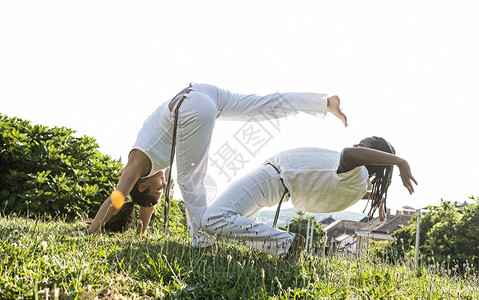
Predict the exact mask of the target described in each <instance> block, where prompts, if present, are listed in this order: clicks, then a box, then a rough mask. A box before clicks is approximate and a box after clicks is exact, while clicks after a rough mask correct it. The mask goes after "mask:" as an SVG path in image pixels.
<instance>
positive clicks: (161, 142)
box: [89, 84, 347, 247]
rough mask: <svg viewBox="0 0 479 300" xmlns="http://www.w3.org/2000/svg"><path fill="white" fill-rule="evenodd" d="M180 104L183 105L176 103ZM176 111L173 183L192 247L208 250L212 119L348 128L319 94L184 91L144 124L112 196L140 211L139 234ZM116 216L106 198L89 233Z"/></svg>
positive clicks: (334, 101) (334, 100)
mask: <svg viewBox="0 0 479 300" xmlns="http://www.w3.org/2000/svg"><path fill="white" fill-rule="evenodd" d="M181 98H185V99H184V100H183V101H179V99H181ZM179 103H181V106H179V108H178V111H179V115H178V130H177V136H176V164H177V182H178V184H179V187H180V190H181V193H182V196H183V200H184V202H185V206H186V216H187V221H188V227H189V231H190V235H191V237H192V238H193V241H192V245H193V246H196V247H208V246H211V245H212V244H213V243H214V238H211V237H209V236H208V234H205V233H204V232H202V231H201V230H199V229H200V225H201V224H200V223H201V216H202V215H203V213H204V211H205V210H206V207H207V201H206V191H205V187H204V185H203V179H204V177H205V175H206V168H207V165H208V149H209V145H210V141H211V135H212V131H213V128H214V125H215V122H216V119H217V118H219V119H225V120H236V121H251V120H254V121H258V120H265V119H272V118H281V117H286V116H288V115H292V114H295V113H297V112H305V113H308V114H312V115H316V116H320V117H324V116H325V115H326V113H327V112H330V113H332V114H334V115H335V116H336V117H338V118H339V119H340V120H341V121H342V122H343V124H344V126H347V120H346V116H345V115H344V114H343V113H342V112H341V110H340V108H339V104H340V103H339V98H338V97H337V96H332V97H329V98H328V97H327V95H325V94H318V93H275V94H270V95H266V96H257V95H253V94H250V95H247V94H235V93H231V92H229V91H226V90H222V89H219V88H217V87H215V86H212V85H208V84H195V85H190V87H188V88H185V89H184V90H182V91H181V92H180V93H179V94H177V95H176V96H175V97H174V98H173V99H172V100H171V101H168V102H165V103H163V104H162V105H160V106H159V107H158V108H157V109H156V111H154V112H153V114H152V115H150V117H148V119H146V121H145V123H144V124H143V128H142V129H141V130H140V132H139V133H138V137H137V140H136V142H135V144H134V146H133V149H132V151H131V152H130V155H129V158H128V163H127V165H126V166H125V169H124V171H123V173H122V175H121V177H120V181H119V183H118V186H117V188H116V191H118V192H120V193H121V194H122V195H128V194H130V195H131V196H132V198H133V201H135V202H136V203H138V204H139V205H140V206H141V208H140V215H139V217H140V219H141V220H142V223H143V228H142V231H145V230H146V227H147V225H148V223H149V221H150V217H151V214H152V212H153V209H154V205H155V204H156V203H157V202H158V199H159V198H160V196H161V192H162V189H163V187H164V185H165V179H164V175H163V172H162V171H161V170H163V169H165V168H167V167H168V166H169V162H170V153H171V150H172V149H171V148H172V133H173V126H174V121H175V120H174V111H175V108H176V107H177V105H179ZM116 212H117V210H116V209H115V208H114V207H111V196H110V197H109V198H108V199H106V200H105V202H104V203H103V205H102V206H101V208H100V210H99V211H98V213H97V215H96V216H95V219H94V220H93V222H92V224H91V226H90V228H89V233H93V232H95V231H97V230H98V229H99V228H100V227H101V226H102V225H103V224H104V223H105V222H107V221H108V219H109V218H110V217H111V215H113V214H114V213H116Z"/></svg>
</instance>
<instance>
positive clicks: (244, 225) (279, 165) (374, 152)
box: [201, 137, 417, 258]
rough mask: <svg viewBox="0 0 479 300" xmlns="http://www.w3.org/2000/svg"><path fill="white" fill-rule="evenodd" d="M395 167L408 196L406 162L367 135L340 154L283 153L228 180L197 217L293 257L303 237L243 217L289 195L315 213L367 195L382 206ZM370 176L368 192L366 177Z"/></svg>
mask: <svg viewBox="0 0 479 300" xmlns="http://www.w3.org/2000/svg"><path fill="white" fill-rule="evenodd" d="M393 165H397V166H398V167H399V170H400V172H401V178H402V181H403V184H404V185H405V186H406V188H407V189H408V191H409V192H410V193H411V194H412V193H413V192H414V189H413V186H412V184H411V180H412V181H414V183H416V184H417V182H416V180H415V179H414V177H413V176H412V174H411V171H410V168H409V165H408V163H407V161H406V160H404V159H402V158H400V157H398V156H396V155H395V151H394V148H393V147H392V146H391V145H390V144H389V143H387V142H386V141H385V140H384V139H382V138H379V137H370V138H366V139H364V140H362V141H361V142H360V143H359V144H358V145H355V146H354V147H353V148H346V149H344V150H343V151H342V153H339V152H336V151H331V150H327V149H321V148H299V149H292V150H287V151H283V152H281V153H279V154H277V155H274V156H273V157H271V158H269V159H268V160H267V163H265V164H264V165H262V166H260V167H258V168H256V169H255V170H253V171H252V172H250V173H249V174H247V175H246V176H244V177H242V178H241V179H239V180H238V181H236V182H235V183H233V184H232V185H231V186H230V187H229V188H228V189H227V190H226V191H225V192H224V193H223V194H222V195H220V196H219V197H218V198H217V199H216V201H215V202H213V203H212V204H211V206H209V207H208V209H207V210H206V212H205V213H204V214H203V217H202V219H201V224H202V228H203V229H204V230H205V231H206V232H207V233H209V234H211V235H215V236H220V237H223V238H225V239H227V240H229V241H232V242H236V243H240V244H243V245H247V246H249V247H252V248H256V249H259V250H262V251H264V252H266V253H269V254H272V255H276V256H286V255H287V256H289V257H291V258H295V257H297V256H298V254H299V252H300V251H301V249H302V246H303V244H304V242H305V241H304V237H302V236H301V235H298V234H294V233H289V232H285V231H283V230H279V229H275V228H271V227H268V226H266V225H265V224H261V223H255V222H254V221H252V220H250V219H248V218H249V217H250V216H252V215H254V214H255V213H256V212H258V210H260V209H261V208H263V207H270V206H274V205H276V204H278V203H279V202H280V200H281V198H282V197H284V196H285V194H286V193H289V195H290V197H291V202H292V204H293V206H294V207H295V208H297V209H299V210H302V211H306V212H311V213H318V212H323V213H325V212H334V211H340V210H344V209H346V208H347V207H349V206H351V205H353V204H354V203H356V202H357V201H358V200H359V199H362V198H366V199H368V198H369V199H371V200H372V201H373V204H372V206H375V207H374V209H373V210H372V211H371V212H370V213H374V210H375V209H376V208H377V207H378V206H379V205H384V202H385V200H386V199H385V198H386V194H387V188H388V187H389V184H390V183H391V175H392V166H393ZM373 176H374V177H373ZM371 177H373V180H372V191H371V192H368V189H369V188H370V187H371V183H370V180H369V178H371ZM292 245H293V246H292Z"/></svg>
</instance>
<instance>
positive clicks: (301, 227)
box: [279, 211, 326, 249]
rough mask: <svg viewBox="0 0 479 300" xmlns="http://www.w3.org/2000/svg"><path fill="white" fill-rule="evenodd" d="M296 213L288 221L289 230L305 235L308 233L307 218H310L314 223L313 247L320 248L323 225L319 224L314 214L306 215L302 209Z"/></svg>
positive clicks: (324, 233)
mask: <svg viewBox="0 0 479 300" xmlns="http://www.w3.org/2000/svg"><path fill="white" fill-rule="evenodd" d="M297 213H298V215H297V216H296V217H294V218H293V220H291V223H289V231H290V232H295V233H299V234H301V235H302V236H304V237H306V236H307V233H308V220H310V222H312V224H314V232H313V249H321V248H322V247H323V246H324V245H323V241H324V236H325V235H326V232H325V231H324V229H323V226H321V224H320V223H318V222H317V221H316V218H315V217H314V216H311V215H308V216H306V215H305V214H304V212H302V211H298V212H297ZM279 228H280V229H282V230H286V227H279ZM310 230H311V228H310ZM310 234H311V233H310Z"/></svg>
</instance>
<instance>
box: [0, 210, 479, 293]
mask: <svg viewBox="0 0 479 300" xmlns="http://www.w3.org/2000/svg"><path fill="white" fill-rule="evenodd" d="M80 228H81V225H80V224H79V223H66V222H62V221H48V222H47V221H43V220H40V219H37V220H32V219H24V218H17V217H5V216H2V217H0V239H1V242H0V298H1V299H23V298H27V299H46V298H48V299H94V298H98V299H126V298H127V299H140V298H141V299H156V298H165V299H318V298H319V299H454V298H456V299H477V298H479V280H478V276H477V274H476V273H474V272H473V271H471V272H466V273H463V274H459V273H458V272H457V271H451V270H450V269H446V268H444V266H438V265H429V266H421V267H419V268H418V269H415V268H414V266H413V264H414V262H413V261H404V262H398V263H396V264H388V263H385V262H382V261H378V260H373V259H372V258H371V257H369V256H367V255H364V256H362V257H361V258H360V259H356V258H347V257H341V256H339V255H329V256H322V257H313V256H310V255H304V256H303V257H302V258H301V259H300V260H299V261H298V262H295V263H291V262H287V261H278V260H277V259H276V258H274V257H271V256H269V255H266V254H263V253H260V252H258V251H253V250H249V249H244V248H241V247H238V246H235V245H232V244H229V243H219V245H218V250H217V251H216V252H215V253H209V252H205V251H202V250H199V249H195V248H191V247H189V246H188V241H187V238H186V237H185V236H173V235H172V236H168V237H167V236H165V235H164V234H163V233H162V232H161V230H159V229H156V228H150V230H149V234H148V235H147V236H139V235H137V234H136V233H135V232H134V230H130V231H127V232H125V233H123V234H113V235H108V234H104V233H103V234H96V235H92V236H71V235H69V233H70V232H71V231H73V230H78V229H80Z"/></svg>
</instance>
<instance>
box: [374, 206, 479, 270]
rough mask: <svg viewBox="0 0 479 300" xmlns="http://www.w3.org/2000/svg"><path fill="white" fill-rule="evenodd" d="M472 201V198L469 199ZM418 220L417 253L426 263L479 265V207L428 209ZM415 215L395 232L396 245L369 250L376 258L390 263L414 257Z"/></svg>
mask: <svg viewBox="0 0 479 300" xmlns="http://www.w3.org/2000/svg"><path fill="white" fill-rule="evenodd" d="M471 199H473V198H472V197H471ZM429 209H430V212H429V213H427V214H425V215H423V216H422V217H421V221H420V233H419V237H420V238H419V240H420V246H419V251H420V253H421V255H423V256H424V257H427V258H428V261H429V262H432V263H435V262H439V263H444V264H447V265H454V266H459V268H460V269H462V270H464V269H466V268H468V267H470V266H471V264H472V265H473V266H475V267H476V268H477V266H478V265H479V239H478V238H477V237H478V236H479V205H478V204H477V202H476V203H473V204H471V205H469V206H467V207H466V208H465V209H464V210H459V209H457V208H456V207H454V206H453V205H452V204H451V203H450V202H446V201H443V202H442V203H441V206H440V207H430V208H429ZM416 223H417V216H416V217H413V218H412V219H411V221H410V226H407V227H405V228H403V229H401V230H398V231H396V232H394V233H393V234H392V235H393V237H394V238H395V239H396V241H395V242H390V243H382V244H378V245H376V246H375V247H374V248H373V249H371V250H372V251H373V252H374V253H375V254H376V255H377V256H382V257H389V258H390V259H391V260H397V259H400V258H405V257H407V256H409V257H413V256H414V245H415V241H416Z"/></svg>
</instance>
